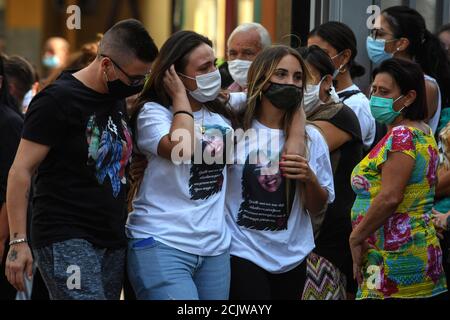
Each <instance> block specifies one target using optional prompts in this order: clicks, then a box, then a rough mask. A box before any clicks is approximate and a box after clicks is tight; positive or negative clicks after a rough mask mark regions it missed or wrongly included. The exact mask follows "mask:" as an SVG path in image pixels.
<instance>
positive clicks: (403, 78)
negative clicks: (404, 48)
mask: <svg viewBox="0 0 450 320" xmlns="http://www.w3.org/2000/svg"><path fill="white" fill-rule="evenodd" d="M380 73H387V74H389V75H390V76H391V77H392V78H394V81H395V82H396V83H397V85H398V86H399V88H400V91H401V93H402V94H403V95H406V94H408V92H409V91H411V90H414V91H415V92H416V100H415V101H414V102H413V103H412V104H411V105H410V106H409V107H408V108H406V109H405V111H403V112H402V113H403V116H404V117H405V118H406V119H410V120H425V119H426V118H427V116H428V108H427V94H426V89H425V79H424V77H423V71H422V68H421V67H420V65H419V64H417V63H416V62H412V61H408V60H405V59H397V58H393V59H389V60H386V61H384V62H383V63H382V64H381V65H380V66H379V67H378V68H376V69H375V70H374V72H373V77H374V78H375V77H376V76H377V74H380Z"/></svg>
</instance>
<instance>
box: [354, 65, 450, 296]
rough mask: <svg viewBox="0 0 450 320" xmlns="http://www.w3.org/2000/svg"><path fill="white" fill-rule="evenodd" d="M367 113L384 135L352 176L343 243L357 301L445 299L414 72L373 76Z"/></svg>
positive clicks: (433, 153) (431, 161) (432, 167)
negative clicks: (348, 233)
mask: <svg viewBox="0 0 450 320" xmlns="http://www.w3.org/2000/svg"><path fill="white" fill-rule="evenodd" d="M370 107H371V111H372V114H373V116H374V117H375V119H376V120H378V121H379V122H381V123H384V124H385V125H387V126H388V133H387V135H386V136H385V137H384V138H383V139H382V141H380V143H379V144H378V145H377V146H376V147H375V148H374V149H373V150H372V152H371V153H370V154H369V155H368V156H367V157H366V158H365V159H363V160H362V162H361V163H360V164H359V165H358V166H357V167H356V168H355V169H354V171H353V174H352V187H353V190H354V191H355V193H356V201H355V204H354V206H353V208H352V221H353V232H352V234H351V236H350V248H351V251H352V257H353V264H354V268H353V269H354V274H355V277H356V279H357V280H358V284H359V290H358V294H357V299H388V298H394V299H408V298H434V299H436V298H437V299H439V298H442V297H444V296H446V291H447V288H446V280H445V274H444V271H443V268H442V251H441V247H440V245H439V241H438V239H437V237H436V231H435V229H434V226H433V221H432V207H433V202H434V195H435V186H436V182H437V179H436V173H437V165H438V150H437V145H436V141H435V139H434V137H433V133H432V131H431V129H430V127H429V126H428V125H427V124H426V123H425V122H424V120H426V119H427V111H426V110H427V107H426V95H425V83H424V77H423V73H422V71H421V69H420V67H419V66H418V65H417V64H415V63H413V62H408V61H405V60H400V59H390V60H387V61H385V62H384V63H383V64H381V66H380V67H379V68H378V69H377V70H376V71H375V79H374V82H373V85H372V97H371V101H370Z"/></svg>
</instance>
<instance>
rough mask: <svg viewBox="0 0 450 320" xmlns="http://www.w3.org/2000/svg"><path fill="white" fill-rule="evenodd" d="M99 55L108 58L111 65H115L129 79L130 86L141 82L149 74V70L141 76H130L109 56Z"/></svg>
mask: <svg viewBox="0 0 450 320" xmlns="http://www.w3.org/2000/svg"><path fill="white" fill-rule="evenodd" d="M100 56H102V57H104V58H108V59H109V60H111V62H112V63H113V65H114V66H115V67H117V69H119V70H120V71H121V72H122V73H123V74H124V75H125V76H126V77H127V78H128V80H129V81H130V85H131V86H137V85H140V84H142V83H143V82H144V81H145V79H147V77H148V76H149V75H150V72H149V73H147V74H145V75H143V76H130V75H129V74H128V73H126V72H125V70H123V69H122V68H121V67H120V66H119V65H118V64H117V63H116V62H115V61H114V60H113V59H112V58H111V57H109V56H107V55H104V54H101V55H100Z"/></svg>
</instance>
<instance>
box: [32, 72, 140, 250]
mask: <svg viewBox="0 0 450 320" xmlns="http://www.w3.org/2000/svg"><path fill="white" fill-rule="evenodd" d="M126 120H127V118H126V109H125V101H117V100H114V99H112V98H111V97H110V96H109V95H107V94H100V93H98V92H96V91H94V90H92V89H90V88H88V87H86V86H85V85H83V84H82V83H81V82H80V81H78V80H77V79H76V78H75V77H73V76H72V74H70V73H63V74H62V75H61V77H60V78H59V79H58V80H57V81H56V82H55V83H54V84H53V85H51V86H49V87H48V88H46V89H45V90H43V91H42V92H41V93H39V94H38V95H37V96H36V98H35V99H34V100H33V101H32V103H31V105H30V107H29V109H28V113H27V116H26V118H25V124H24V130H23V138H24V139H26V140H29V141H32V142H35V143H38V144H41V145H46V146H50V152H49V154H48V155H47V157H46V158H45V160H44V161H43V162H42V163H41V165H40V167H39V169H38V172H37V176H36V180H35V190H34V197H33V218H32V228H31V237H32V244H33V246H34V247H37V248H39V247H42V246H47V245H50V244H52V243H55V242H60V241H65V240H69V239H75V238H77V239H85V240H87V241H89V242H91V243H92V244H94V245H96V246H99V247H104V248H118V247H122V246H125V245H126V237H125V220H126V203H125V201H126V175H125V168H126V166H127V164H128V160H129V157H130V155H131V151H132V140H131V136H130V131H129V128H128V126H127V123H126Z"/></svg>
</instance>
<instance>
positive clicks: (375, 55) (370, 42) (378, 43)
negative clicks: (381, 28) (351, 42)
mask: <svg viewBox="0 0 450 320" xmlns="http://www.w3.org/2000/svg"><path fill="white" fill-rule="evenodd" d="M390 41H391V40H390ZM392 41H394V40H392ZM386 43H387V41H386V40H384V39H377V40H375V39H374V38H372V37H371V36H368V37H367V42H366V47H367V54H368V55H369V58H370V60H371V61H372V62H373V63H375V64H380V63H382V62H383V61H385V60H388V59H391V58H393V57H394V54H393V53H388V52H386V49H385V47H386Z"/></svg>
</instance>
